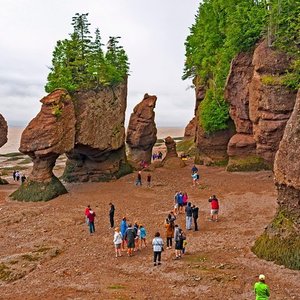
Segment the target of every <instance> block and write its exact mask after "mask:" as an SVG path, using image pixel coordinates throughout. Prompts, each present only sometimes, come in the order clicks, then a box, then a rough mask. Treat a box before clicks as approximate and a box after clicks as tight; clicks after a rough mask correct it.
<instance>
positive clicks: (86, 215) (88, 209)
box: [84, 205, 91, 225]
mask: <svg viewBox="0 0 300 300" xmlns="http://www.w3.org/2000/svg"><path fill="white" fill-rule="evenodd" d="M90 209H91V207H90V205H88V206H87V207H86V208H85V211H84V215H85V223H86V224H87V225H89V219H88V214H89V212H90Z"/></svg>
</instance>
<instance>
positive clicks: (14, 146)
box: [0, 126, 184, 154]
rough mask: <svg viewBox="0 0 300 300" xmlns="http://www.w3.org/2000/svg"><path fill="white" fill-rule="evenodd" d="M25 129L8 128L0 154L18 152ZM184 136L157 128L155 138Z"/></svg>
mask: <svg viewBox="0 0 300 300" xmlns="http://www.w3.org/2000/svg"><path fill="white" fill-rule="evenodd" d="M24 129H25V127H18V126H10V127H8V141H7V143H6V144H5V145H4V146H3V147H2V148H0V154H7V153H13V152H18V151H19V146H20V140H21V135H22V132H23V130H24ZM183 135H184V128H183V127H157V138H158V139H164V138H165V137H167V136H171V137H182V136H183Z"/></svg>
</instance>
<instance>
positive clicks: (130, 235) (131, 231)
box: [125, 224, 136, 256]
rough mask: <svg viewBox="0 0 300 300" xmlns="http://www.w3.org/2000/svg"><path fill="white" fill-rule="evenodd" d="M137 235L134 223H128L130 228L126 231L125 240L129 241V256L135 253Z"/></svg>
mask: <svg viewBox="0 0 300 300" xmlns="http://www.w3.org/2000/svg"><path fill="white" fill-rule="evenodd" d="M135 237H136V233H135V229H134V228H133V226H132V224H128V228H127V230H126V233H125V240H126V241H127V248H128V250H127V253H128V256H132V255H133V250H134V247H135V243H134V241H135Z"/></svg>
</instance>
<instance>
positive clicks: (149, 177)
mask: <svg viewBox="0 0 300 300" xmlns="http://www.w3.org/2000/svg"><path fill="white" fill-rule="evenodd" d="M147 187H151V174H148V175H147Z"/></svg>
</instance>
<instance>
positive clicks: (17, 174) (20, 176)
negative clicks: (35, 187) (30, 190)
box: [12, 170, 26, 183]
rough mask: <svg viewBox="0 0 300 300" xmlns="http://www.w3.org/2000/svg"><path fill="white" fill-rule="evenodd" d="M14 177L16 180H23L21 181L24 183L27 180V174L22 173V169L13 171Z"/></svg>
mask: <svg viewBox="0 0 300 300" xmlns="http://www.w3.org/2000/svg"><path fill="white" fill-rule="evenodd" d="M12 177H13V180H14V181H20V180H21V183H24V182H25V180H26V176H25V174H24V173H23V174H21V172H20V171H16V170H15V171H13V174H12Z"/></svg>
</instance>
